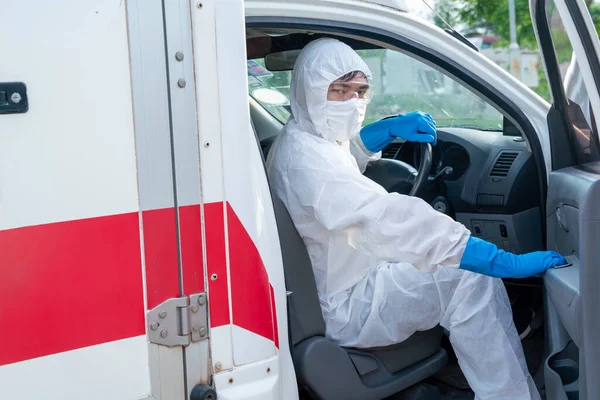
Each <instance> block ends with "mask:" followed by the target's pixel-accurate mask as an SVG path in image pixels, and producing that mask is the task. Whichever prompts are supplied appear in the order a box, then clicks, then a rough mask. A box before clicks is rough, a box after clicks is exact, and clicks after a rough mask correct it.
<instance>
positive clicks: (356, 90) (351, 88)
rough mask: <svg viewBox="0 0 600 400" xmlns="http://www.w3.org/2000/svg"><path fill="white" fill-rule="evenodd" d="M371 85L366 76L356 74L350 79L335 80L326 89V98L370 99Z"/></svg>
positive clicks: (342, 99)
mask: <svg viewBox="0 0 600 400" xmlns="http://www.w3.org/2000/svg"><path fill="white" fill-rule="evenodd" d="M370 91H371V86H370V85H369V84H368V83H367V78H365V77H360V76H357V77H355V78H353V79H352V80H351V81H342V80H340V79H337V80H335V81H334V82H333V83H332V84H331V85H329V89H328V90H327V100H329V101H347V100H350V99H352V98H357V99H364V100H370V95H371V93H370Z"/></svg>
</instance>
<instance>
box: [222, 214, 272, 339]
mask: <svg viewBox="0 0 600 400" xmlns="http://www.w3.org/2000/svg"><path fill="white" fill-rule="evenodd" d="M227 227H228V233H229V269H230V272H231V300H232V310H233V321H232V322H233V324H234V325H237V326H239V327H241V328H244V329H247V330H249V331H250V332H253V333H256V334H257V335H260V336H263V337H265V338H267V339H270V340H272V341H274V342H275V344H276V345H277V344H278V340H277V339H276V329H277V328H276V327H275V328H274V325H275V326H276V325H277V322H276V319H275V318H274V313H272V311H271V308H272V307H273V305H274V302H273V301H272V295H271V290H272V289H271V285H270V284H269V277H268V275H267V270H266V269H265V266H264V264H263V261H262V258H261V256H260V254H259V252H258V249H257V248H256V245H255V244H254V242H253V241H252V238H251V237H250V235H248V232H247V231H246V229H245V228H244V225H243V224H242V222H241V221H240V220H239V218H238V216H237V215H236V214H235V212H234V211H233V209H232V208H231V205H229V204H227Z"/></svg>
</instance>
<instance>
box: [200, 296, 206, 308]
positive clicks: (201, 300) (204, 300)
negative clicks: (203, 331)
mask: <svg viewBox="0 0 600 400" xmlns="http://www.w3.org/2000/svg"><path fill="white" fill-rule="evenodd" d="M198 304H200V305H201V306H203V305H205V304H206V297H204V296H200V297H198Z"/></svg>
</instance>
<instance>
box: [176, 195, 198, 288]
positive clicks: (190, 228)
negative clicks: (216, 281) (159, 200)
mask: <svg viewBox="0 0 600 400" xmlns="http://www.w3.org/2000/svg"><path fill="white" fill-rule="evenodd" d="M201 224H202V220H201V219H200V205H191V206H182V207H179V240H180V241H181V263H182V266H183V289H184V292H185V294H186V295H188V296H189V295H191V294H194V293H200V292H203V291H204V271H203V267H202V266H203V263H202V225H201Z"/></svg>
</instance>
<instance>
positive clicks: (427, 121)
mask: <svg viewBox="0 0 600 400" xmlns="http://www.w3.org/2000/svg"><path fill="white" fill-rule="evenodd" d="M435 129H436V124H435V121H434V120H433V118H431V115H429V114H424V113H422V112H420V111H413V112H411V113H408V114H404V115H402V114H400V115H398V116H396V117H392V118H387V119H383V120H381V121H377V122H374V123H372V124H370V125H367V126H365V127H364V128H362V129H361V130H360V138H361V140H362V142H363V144H364V145H365V147H366V148H367V149H368V150H369V151H372V152H373V153H377V152H379V151H381V150H383V149H384V148H385V146H387V145H388V144H390V142H391V141H392V140H394V138H396V137H399V138H402V139H404V140H407V141H409V142H419V143H431V144H432V145H433V146H435V145H436V143H437V133H436V131H435Z"/></svg>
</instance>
